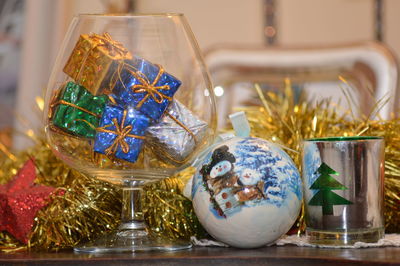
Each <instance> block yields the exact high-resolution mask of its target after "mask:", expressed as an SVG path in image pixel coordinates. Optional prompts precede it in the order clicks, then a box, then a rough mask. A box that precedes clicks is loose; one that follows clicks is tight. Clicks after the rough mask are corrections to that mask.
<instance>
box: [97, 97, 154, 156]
mask: <svg viewBox="0 0 400 266" xmlns="http://www.w3.org/2000/svg"><path fill="white" fill-rule="evenodd" d="M148 126H149V118H147V117H146V116H145V115H143V114H141V113H140V112H139V111H136V110H135V109H134V108H127V109H123V108H121V107H119V106H115V105H109V104H108V105H106V108H105V110H104V113H103V116H102V118H101V120H100V126H99V127H98V128H97V129H96V131H97V133H96V138H95V142H94V151H95V152H98V153H102V154H106V155H108V156H114V157H116V158H119V159H123V160H126V161H129V162H132V163H134V162H135V161H136V160H137V158H138V156H139V153H140V150H141V147H142V144H143V141H144V134H145V131H146V129H147V127H148Z"/></svg>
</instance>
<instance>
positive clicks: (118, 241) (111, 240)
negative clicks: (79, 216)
mask: <svg viewBox="0 0 400 266" xmlns="http://www.w3.org/2000/svg"><path fill="white" fill-rule="evenodd" d="M191 247H192V244H191V243H190V242H189V241H184V240H168V239H163V238H156V237H152V236H150V235H148V234H147V232H146V231H144V230H123V231H118V232H114V233H111V234H108V235H105V236H103V237H101V238H99V239H96V240H95V241H93V242H88V243H85V244H83V245H80V246H77V247H75V248H74V251H75V252H83V253H122V252H125V253H126V252H130V253H132V252H141V251H154V250H158V251H176V250H182V249H189V248H191Z"/></svg>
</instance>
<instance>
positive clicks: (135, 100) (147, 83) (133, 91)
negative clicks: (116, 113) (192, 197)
mask: <svg viewBox="0 0 400 266" xmlns="http://www.w3.org/2000/svg"><path fill="white" fill-rule="evenodd" d="M180 85H181V81H180V80H178V79H176V78H175V77H174V76H172V75H171V74H169V73H167V72H165V71H164V69H163V67H162V66H159V65H154V64H152V63H150V62H148V61H146V60H144V59H142V58H139V57H134V59H132V60H125V61H124V64H120V65H119V67H118V70H117V71H116V73H115V74H114V76H113V78H112V81H111V89H112V92H113V93H114V94H115V95H116V96H117V97H118V99H119V100H120V101H121V102H123V103H124V105H125V106H133V107H135V108H136V109H137V110H139V111H141V112H142V113H143V114H145V115H147V116H148V117H150V118H152V119H153V120H154V121H157V120H158V119H159V118H160V117H161V116H162V115H163V113H164V111H165V109H167V107H168V105H169V103H170V102H171V100H172V97H173V96H174V94H175V92H176V91H177V90H178V88H179V86H180Z"/></svg>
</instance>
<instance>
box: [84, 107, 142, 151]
mask: <svg viewBox="0 0 400 266" xmlns="http://www.w3.org/2000/svg"><path fill="white" fill-rule="evenodd" d="M127 113H128V112H127V110H124V112H123V115H122V120H121V124H119V123H118V119H117V118H113V120H112V121H113V123H112V124H110V125H105V126H103V127H98V128H96V127H95V126H93V125H92V124H91V123H89V122H88V121H86V120H83V119H77V120H79V121H83V122H85V123H86V124H88V125H89V126H90V127H92V128H94V129H95V130H96V131H99V132H104V133H111V134H115V135H117V137H116V138H115V139H114V141H113V143H112V144H111V145H110V147H108V148H107V149H106V150H105V152H106V155H108V156H110V155H113V154H115V153H116V152H117V150H118V147H121V149H122V151H123V152H124V153H128V152H129V144H128V143H127V142H126V141H125V138H126V137H130V138H137V139H143V140H144V139H145V137H144V136H138V135H134V134H129V133H130V132H131V131H132V129H133V127H132V125H128V126H124V124H125V119H126V115H127ZM112 126H115V131H113V130H110V129H107V128H109V127H112Z"/></svg>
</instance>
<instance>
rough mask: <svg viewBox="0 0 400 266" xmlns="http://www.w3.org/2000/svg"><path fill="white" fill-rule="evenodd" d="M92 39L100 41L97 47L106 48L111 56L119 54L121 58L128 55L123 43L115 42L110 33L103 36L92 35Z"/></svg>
mask: <svg viewBox="0 0 400 266" xmlns="http://www.w3.org/2000/svg"><path fill="white" fill-rule="evenodd" d="M90 38H91V39H94V40H96V41H98V42H99V44H97V45H96V46H97V47H99V46H103V47H105V48H106V49H107V50H108V51H109V53H110V55H111V56H115V55H117V54H119V55H120V56H125V55H126V54H127V53H128V50H127V49H126V48H125V47H124V46H123V45H122V43H120V42H118V41H115V40H113V39H112V38H111V35H110V34H109V33H108V32H104V33H103V35H98V34H95V33H93V34H91V35H90Z"/></svg>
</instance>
